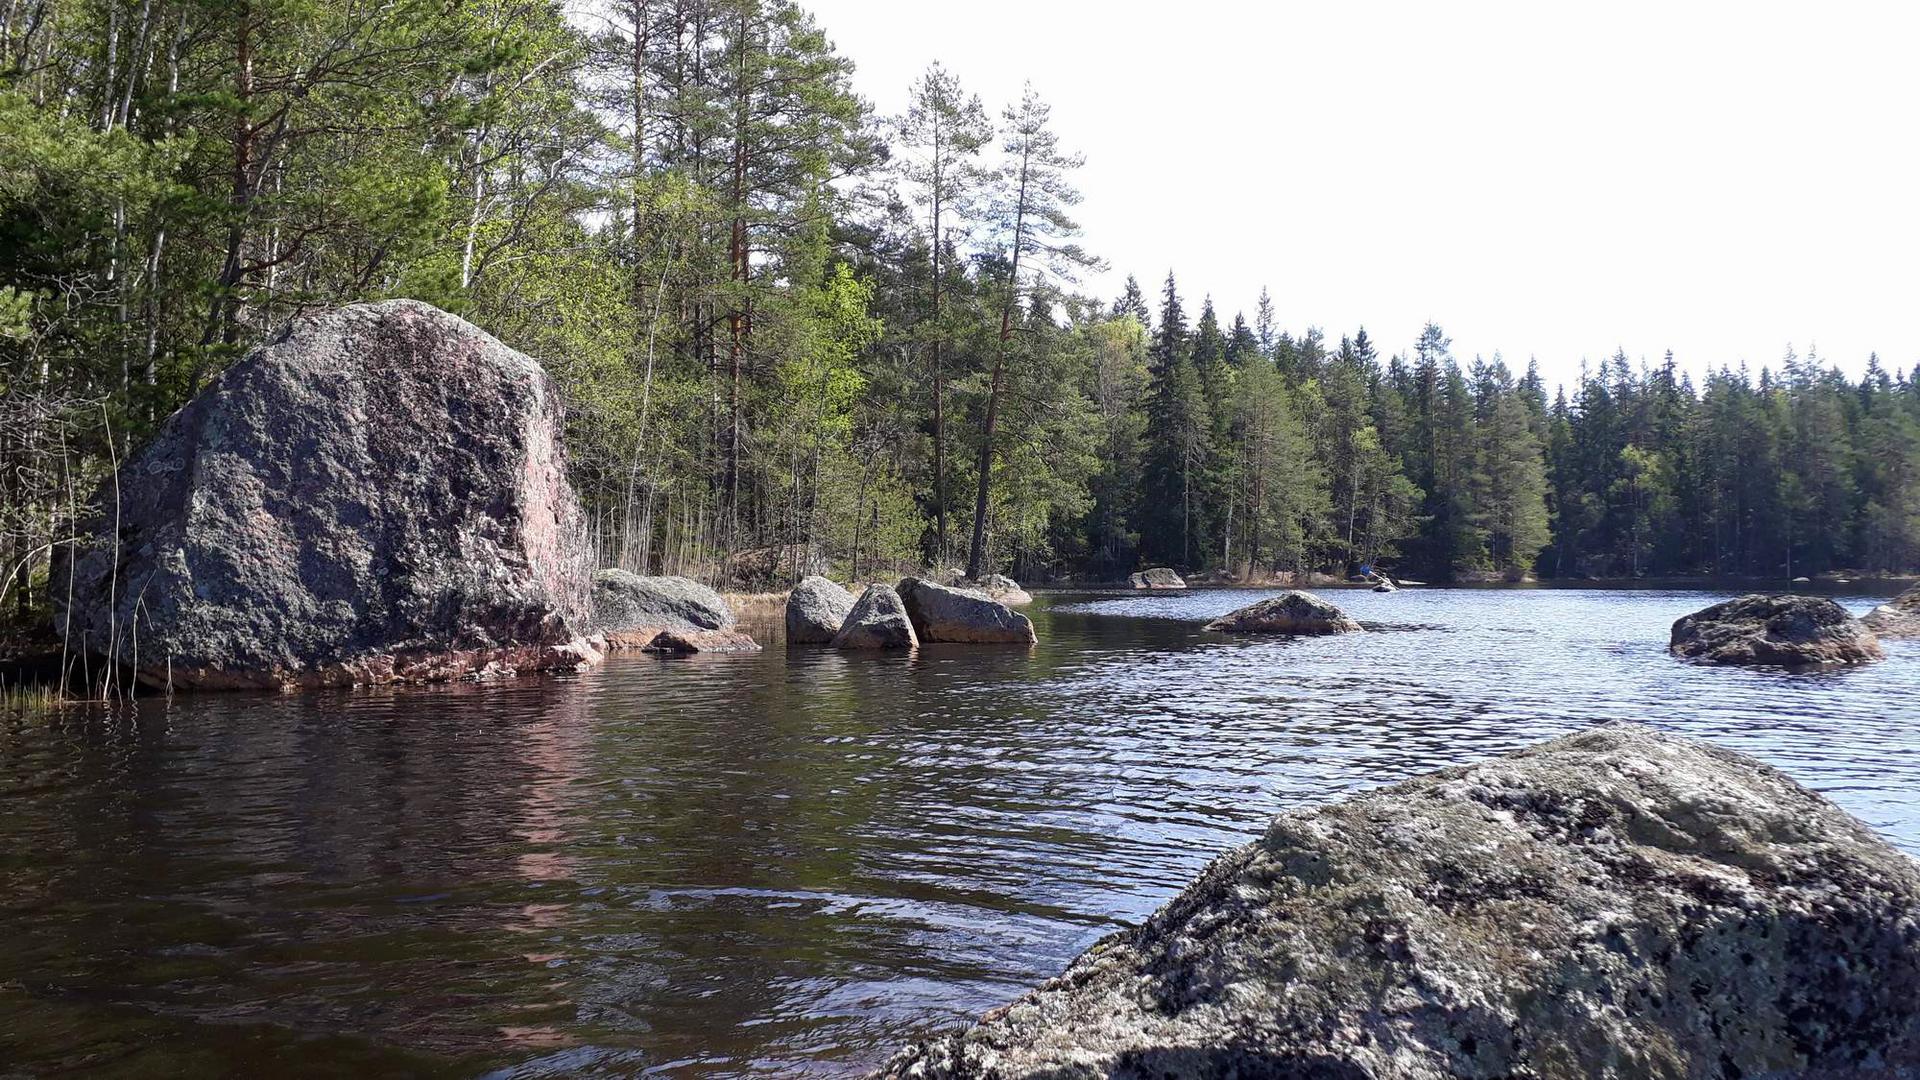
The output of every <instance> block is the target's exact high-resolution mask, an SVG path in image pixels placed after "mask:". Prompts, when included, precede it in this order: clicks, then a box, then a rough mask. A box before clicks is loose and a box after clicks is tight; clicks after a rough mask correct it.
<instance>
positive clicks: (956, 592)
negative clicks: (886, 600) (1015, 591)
mask: <svg viewBox="0 0 1920 1080" xmlns="http://www.w3.org/2000/svg"><path fill="white" fill-rule="evenodd" d="M899 591H900V599H901V600H903V601H905V603H906V607H907V614H908V615H909V616H911V617H912V619H913V629H914V632H915V633H917V634H918V635H919V637H920V640H921V641H923V642H934V641H956V642H968V643H973V644H1011V645H1031V644H1033V643H1034V641H1035V640H1036V639H1035V638H1034V634H1033V620H1031V619H1029V618H1027V617H1026V616H1025V615H1022V614H1020V613H1019V612H1017V611H1013V610H1011V609H1010V608H1008V607H1007V605H1005V604H1003V603H1001V602H1000V601H998V600H994V599H990V598H989V597H986V596H984V595H982V594H980V593H976V592H970V591H968V590H966V589H953V588H949V587H947V586H945V585H936V584H935V583H933V582H931V581H923V580H921V579H920V578H903V579H901V582H900V590H899Z"/></svg>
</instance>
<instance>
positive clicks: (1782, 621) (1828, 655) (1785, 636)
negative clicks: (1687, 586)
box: [1668, 593, 1885, 667]
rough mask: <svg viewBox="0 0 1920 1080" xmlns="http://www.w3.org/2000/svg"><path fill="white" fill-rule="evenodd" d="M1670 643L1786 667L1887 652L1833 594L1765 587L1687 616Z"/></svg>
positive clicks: (1722, 660) (1691, 655) (1684, 653)
mask: <svg viewBox="0 0 1920 1080" xmlns="http://www.w3.org/2000/svg"><path fill="white" fill-rule="evenodd" d="M1668 649H1669V651H1671V652H1672V653H1673V654H1674V655H1675V656H1681V657H1686V658H1688V659H1692V660H1700V661H1702V662H1705V663H1711V664H1766V665H1775V666H1784V667H1805V666H1811V665H1827V664H1864V663H1867V662H1869V661H1873V660H1878V659H1880V658H1881V657H1882V656H1883V655H1885V654H1884V653H1883V651H1882V650H1881V648H1880V642H1879V639H1877V638H1876V637H1874V634H1873V631H1872V630H1869V629H1867V627H1866V625H1865V624H1863V623H1862V622H1861V621H1860V620H1859V619H1856V618H1854V617H1853V616H1852V615H1850V614H1848V613H1847V609H1846V608H1843V607H1841V606H1840V605H1839V604H1836V603H1834V602H1833V601H1832V600H1828V599H1826V598H1825V597H1819V596H1775V595H1769V594H1765V593H1754V594H1752V595H1750V596H1742V597H1740V598H1739V599H1737V600H1728V601H1726V602H1724V603H1719V604H1715V605H1713V606H1712V607H1709V608H1705V609H1702V610H1700V611H1696V612H1694V613H1693V614H1691V615H1687V616H1683V617H1682V618H1680V619H1679V620H1677V621H1676V622H1675V623H1674V624H1673V633H1672V637H1671V639H1670V641H1669V643H1668Z"/></svg>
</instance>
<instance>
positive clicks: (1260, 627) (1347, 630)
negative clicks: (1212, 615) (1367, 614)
mask: <svg viewBox="0 0 1920 1080" xmlns="http://www.w3.org/2000/svg"><path fill="white" fill-rule="evenodd" d="M1206 629H1208V630H1221V631H1225V632H1227V633H1229V634H1351V633H1354V632H1356V631H1358V630H1360V629H1361V627H1360V624H1359V623H1357V622H1355V621H1353V620H1352V619H1350V618H1348V617H1347V613H1346V612H1344V611H1341V610H1340V609H1339V608H1337V607H1335V606H1333V605H1332V604H1329V603H1327V602H1326V601H1325V600H1322V599H1320V598H1319V597H1317V596H1315V595H1313V594H1312V593H1310V592H1301V591H1299V590H1297V589H1290V590H1288V591H1287V592H1283V593H1281V594H1280V595H1279V596H1270V597H1268V598H1267V599H1265V600H1261V601H1259V602H1257V603H1253V604H1248V605H1247V606H1246V607H1243V608H1241V609H1240V610H1238V611H1232V612H1228V613H1227V614H1225V615H1222V616H1220V617H1219V618H1217V619H1215V620H1213V621H1212V622H1210V623H1208V624H1207V625H1206Z"/></svg>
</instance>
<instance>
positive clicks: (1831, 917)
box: [879, 725, 1920, 1080]
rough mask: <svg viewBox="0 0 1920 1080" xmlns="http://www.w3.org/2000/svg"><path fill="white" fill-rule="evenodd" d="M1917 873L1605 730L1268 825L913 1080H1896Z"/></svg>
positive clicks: (1910, 865)
mask: <svg viewBox="0 0 1920 1080" xmlns="http://www.w3.org/2000/svg"><path fill="white" fill-rule="evenodd" d="M1916 1070H1920V863H1916V862H1915V861H1914V860H1912V859H1911V858H1909V857H1907V856H1905V855H1903V854H1901V853H1899V852H1897V851H1895V850H1894V849H1893V848H1892V847H1890V846H1889V845H1888V844H1887V843H1886V842H1885V841H1884V840H1882V839H1880V838H1879V837H1878V836H1876V835H1874V834H1873V832H1872V831H1871V830H1870V829H1868V828H1867V827H1866V826H1865V825H1863V824H1861V823H1860V822H1859V821H1857V820H1855V819H1854V818H1852V817H1850V816H1848V815H1847V814H1846V813H1845V812H1844V811H1842V810H1840V809H1839V808H1837V807H1835V806H1834V805H1833V804H1832V803H1830V802H1828V801H1827V800H1826V799H1824V798H1822V797H1820V796H1818V795H1815V794H1813V793H1811V792H1809V791H1807V790H1806V789H1804V788H1802V787H1800V786H1799V785H1797V784H1795V783H1794V782H1793V781H1792V780H1790V779H1788V778H1787V777H1786V776H1785V775H1783V774H1781V773H1780V772H1778V771H1777V770H1775V769H1773V768H1771V767H1769V766H1767V765H1764V764H1761V763H1760V762H1758V761H1754V760H1752V759H1750V758H1746V757H1742V756H1740V755H1737V754H1733V753H1729V752H1726V751H1724V750H1720V749H1716V748H1714V747H1711V746H1707V745H1705V744H1702V743H1698V742H1693V741H1690V740H1686V739H1680V738H1676V737H1673V736H1669V735H1663V734H1660V733H1657V732H1655V731H1652V730H1650V729H1648V728H1644V727H1639V726H1635V725H1610V726H1607V727H1602V728H1597V729H1594V730H1592V731H1589V732H1585V733H1582V734H1579V735H1574V736H1571V737H1567V738H1563V739H1557V740H1554V741H1552V742H1548V743H1544V744H1541V745H1539V746H1536V747H1533V748H1531V749H1528V750H1523V751H1521V752H1519V753H1516V754H1512V755H1509V756H1506V757H1500V758H1495V759H1493V760H1491V761H1486V762H1482V763H1480V764H1477V765H1469V766H1465V767H1459V768H1450V769H1443V770H1440V771H1438V772H1435V773H1432V774H1430V775H1428V776H1425V777H1422V778H1419V779H1416V780H1412V781H1409V782H1406V783H1402V784H1399V785H1396V786H1392V787H1387V788H1381V789H1378V790H1375V791H1371V792H1367V793H1365V794H1362V795H1359V796H1357V797H1354V798H1351V799H1348V800H1346V801H1343V802H1338V803H1334V804H1332V805H1328V806H1323V807H1319V808H1313V809H1303V810H1295V811H1291V812H1288V813H1285V814H1282V815H1280V816H1279V817H1277V818H1275V819H1274V821H1273V823H1272V824H1271V825H1270V826H1269V827H1268V829H1267V831H1266V834H1265V836H1264V837H1263V838H1262V839H1260V840H1258V841H1256V842H1254V843H1252V844H1249V845H1247V846H1246V847H1243V848H1241V849H1239V850H1237V851H1233V852H1230V853H1228V854H1227V855H1225V856H1222V857H1221V858H1220V859H1218V860H1217V861H1215V862H1214V863H1213V865H1212V866H1210V867H1209V868H1208V869H1207V870H1206V871H1205V873H1203V874H1202V875H1201V876H1200V878H1199V879H1198V880H1197V881H1195V882H1194V883H1193V884H1192V885H1190V886H1189V887H1188V888H1187V890H1186V891H1185V892H1183V893H1182V894H1181V895H1180V896H1179V897H1177V898H1176V899H1174V900H1173V901H1172V902H1171V903H1169V904H1168V905H1167V906H1166V907H1164V908H1162V909H1161V910H1160V911H1159V912H1157V913H1156V914H1155V915H1153V916H1152V917H1151V918H1150V919H1149V920H1148V921H1147V922H1146V924H1145V925H1143V926H1140V927H1138V928H1136V929H1132V930H1128V931H1124V932H1122V933H1119V934H1116V935H1113V936H1111V937H1109V938H1107V939H1105V940H1104V941H1101V942H1100V943H1098V944H1096V945H1094V946H1093V947H1092V948H1091V949H1089V950H1088V951H1087V952H1086V953H1085V954H1084V955H1082V956H1081V957H1080V958H1079V959H1078V960H1076V961H1074V963H1073V964H1072V965H1071V966H1070V967H1069V968H1068V969H1067V971H1066V972H1065V974H1063V975H1061V976H1060V977H1058V978H1056V979H1053V980H1051V981H1049V982H1047V983H1046V984H1045V985H1043V986H1041V987H1040V988H1039V989H1037V990H1035V991H1033V992H1032V993H1030V994H1028V995H1027V996H1025V997H1024V998H1021V999H1020V1000H1019V1001H1017V1002H1014V1003H1013V1004H1010V1005H1007V1006H1004V1007H1002V1008H999V1009H995V1010H994V1011H992V1012H990V1013H988V1014H987V1016H986V1017H985V1018H984V1019H982V1020H981V1021H980V1022H979V1023H978V1024H977V1025H975V1026H973V1027H971V1028H968V1029H965V1030H962V1031H958V1032H955V1033H952V1034H948V1035H945V1036H942V1037H938V1038H935V1039H932V1040H930V1041H927V1042H925V1043H922V1044H920V1045H918V1046H914V1047H911V1048H909V1049H907V1050H905V1051H903V1052H902V1053H901V1054H899V1055H898V1056H897V1057H895V1058H894V1059H893V1060H892V1061H891V1062H890V1063H888V1064H887V1065H886V1066H885V1067H884V1068H883V1069H882V1070H880V1073H879V1075H880V1076H883V1077H887V1078H898V1080H906V1078H914V1080H963V1078H964V1080H985V1078H989V1077H992V1078H996V1080H1013V1078H1025V1080H1041V1078H1046V1080H1060V1078H1069V1077H1071V1078H1075V1080H1079V1078H1122V1077H1124V1078H1145V1077H1181V1078H1192V1080H1226V1078H1229V1077H1256V1076H1257V1077H1320V1078H1340V1080H1347V1078H1353V1080H1359V1078H1362V1077H1365V1078H1373V1080H1442V1078H1448V1077H1455V1078H1465V1080H1493V1078H1496V1077H1501V1078H1504V1077H1515V1076H1530V1077H1537V1078H1541V1080H1586V1078H1589V1077H1607V1078H1617V1080H1626V1078H1630V1077H1675V1078H1681V1077H1738V1076H1747V1077H1755V1076H1770V1077H1787V1076H1796V1077H1797V1076H1830V1077H1841V1076H1846V1077H1869V1076H1871V1077H1905V1076H1913V1075H1917V1074H1920V1073H1917V1072H1916Z"/></svg>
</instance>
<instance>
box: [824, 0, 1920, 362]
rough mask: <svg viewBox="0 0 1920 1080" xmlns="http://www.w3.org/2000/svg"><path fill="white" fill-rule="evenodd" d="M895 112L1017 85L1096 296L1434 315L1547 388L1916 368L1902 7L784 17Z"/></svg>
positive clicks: (1335, 8)
mask: <svg viewBox="0 0 1920 1080" xmlns="http://www.w3.org/2000/svg"><path fill="white" fill-rule="evenodd" d="M802 2H803V3H805V4H807V6H809V7H810V8H811V9H812V10H814V11H815V12H816V14H817V15H818V17H819V19H820V22H821V24H822V25H823V26H824V27H825V29H826V30H827V32H828V34H829V36H831V37H832V38H833V40H834V41H835V42H836V44H837V45H838V47H839V49H840V51H841V52H842V53H843V54H844V55H846V56H849V57H850V58H852V59H853V61H854V62H855V63H856V64H857V65H858V70H857V72H856V74H855V77H854V82H855V86H856V87H857V89H858V90H859V91H860V92H861V93H862V94H863V95H864V96H866V97H867V98H868V99H869V100H871V101H872V102H873V103H874V104H875V106H876V108H877V109H878V110H879V111H881V112H883V113H894V112H898V111H899V110H900V109H901V108H902V106H903V104H904V101H905V98H906V90H907V87H908V85H909V84H910V83H911V82H912V81H913V79H914V78H915V76H917V75H918V74H919V73H920V71H921V70H922V69H924V68H925V66H926V65H927V63H928V62H930V61H932V60H935V59H938V60H940V61H941V62H942V63H944V64H945V65H946V66H947V67H948V68H949V69H950V70H952V71H953V72H955V73H956V74H957V75H958V76H959V77H960V78H961V79H962V80H963V82H964V83H965V84H966V85H967V86H968V88H970V89H972V90H975V91H977V92H978V93H980V94H981V96H982V97H983V98H985V99H986V101H987V104H988V106H989V108H990V110H991V111H992V112H993V113H994V114H995V115H996V117H997V115H998V111H999V108H1000V106H1001V105H1002V104H1004V103H1005V102H1006V101H1008V100H1009V99H1011V98H1014V97H1016V96H1017V95H1018V93H1019V90H1020V86H1021V83H1022V82H1023V81H1025V80H1027V79H1031V80H1032V81H1033V83H1034V86H1035V88H1036V89H1037V90H1038V91H1039V92H1040V94H1041V96H1042V97H1044V98H1045V99H1047V100H1048V101H1049V102H1051V103H1052V105H1053V107H1054V120H1055V124H1056V126H1057V128H1058V130H1059V131H1060V133H1061V135H1062V137H1063V140H1064V142H1065V144H1066V145H1067V146H1068V147H1069V148H1070V149H1076V150H1079V151H1082V152H1084V153H1085V154H1086V157H1087V166H1086V168H1085V169H1084V170H1082V172H1081V174H1080V177H1079V182H1080V187H1081V189H1082V191H1083V192H1084V193H1085V195H1086V201H1085V202H1084V203H1083V204H1082V205H1081V207H1080V213H1079V218H1080V222H1081V224H1082V225H1083V226H1084V228H1085V236H1084V240H1085V242H1086V244H1087V246H1088V247H1089V248H1091V249H1092V250H1093V251H1095V252H1096V253H1098V254H1100V255H1102V256H1104V257H1105V258H1107V259H1108V260H1109V261H1110V262H1111V263H1112V267H1113V268H1112V271H1111V272H1110V273H1108V274H1106V275H1105V276H1104V277H1101V278H1098V279H1092V280H1090V281H1089V282H1087V285H1088V286H1089V287H1090V288H1091V289H1092V290H1093V291H1096V292H1098V293H1099V294H1100V295H1102V296H1111V295H1113V294H1114V293H1116V292H1117V291H1118V289H1119V287H1120V284H1121V282H1122V281H1124V278H1125V275H1126V274H1127V273H1129V272H1131V273H1133V274H1135V275H1137V276H1138V277H1139V278H1140V281H1141V284H1142V285H1143V286H1144V287H1145V288H1147V289H1148V290H1149V292H1157V291H1158V289H1159V286H1160V283H1161V281H1162V280H1163V279H1164V278H1165V276H1166V273H1167V271H1168V269H1170V268H1171V269H1173V270H1174V271H1175V273H1176V274H1177V276H1178V279H1179V282H1180V286H1181V292H1182V294H1183V295H1184V296H1185V297H1187V298H1188V300H1189V302H1190V304H1189V312H1190V313H1193V312H1197V311H1198V308H1199V301H1200V298H1201V297H1202V296H1203V295H1205V294H1212V296H1213V299H1214V302H1215V304H1216V305H1217V306H1218V307H1219V309H1220V311H1221V317H1222V319H1223V320H1225V319H1229V318H1231V317H1232V314H1233V312H1234V311H1235V310H1241V309H1244V310H1245V311H1246V313H1247V316H1248V318H1249V319H1251V318H1252V314H1253V305H1254V300H1255V297H1256V296H1257V295H1258V293H1259V291H1260V287H1261V286H1262V285H1266V286H1267V287H1268V288H1269V289H1271V291H1272V293H1273V297H1274V301H1275V304H1276V307H1277V308H1278V311H1279V315H1280V319H1281V322H1282V323H1283V324H1284V325H1285V326H1287V327H1288V328H1289V329H1293V330H1296V331H1297V330H1299V329H1303V328H1304V327H1306V326H1309V325H1317V326H1320V327H1321V328H1323V329H1324V330H1325V331H1326V332H1327V335H1328V336H1329V338H1331V339H1334V340H1337V339H1338V338H1339V336H1340V335H1341V334H1342V333H1344V332H1350V331H1351V330H1352V329H1353V328H1354V327H1356V326H1359V325H1362V324H1364V325H1365V326H1366V327H1367V330H1368V333H1369V334H1370V335H1372V336H1373V337H1374V338H1375V339H1376V340H1377V341H1378V342H1379V343H1380V346H1381V349H1382V351H1383V353H1387V352H1395V351H1400V350H1403V349H1406V348H1408V347H1409V346H1410V345H1411V343H1412V340H1413V338H1414V336H1415V334H1416V333H1417V332H1418V330H1419V327H1420V325H1421V324H1422V323H1423V322H1424V321H1425V320H1427V319H1429V318H1431V319H1433V320H1435V321H1437V322H1439V323H1440V324H1441V326H1443V327H1444V328H1445V329H1446V330H1447V332H1448V333H1449V334H1450V335H1451V336H1452V338H1453V341H1454V352H1455V353H1456V354H1457V355H1459V356H1460V357H1461V358H1462V359H1463V360H1464V359H1470V358H1472V357H1473V356H1474V355H1476V354H1482V355H1487V356H1491V355H1492V354H1493V352H1494V351H1495V350H1499V351H1501V352H1502V353H1503V354H1504V355H1505V356H1506V358H1507V360H1508V361H1509V362H1510V363H1512V364H1513V365H1514V366H1515V367H1516V368H1520V367H1523V366H1524V365H1525V363H1526V361H1527V358H1528V357H1529V356H1537V357H1538V358H1539V361H1540V364H1541V368H1542V370H1543V371H1544V372H1545V373H1546V375H1547V377H1548V378H1549V380H1550V381H1555V382H1558V381H1561V380H1564V379H1568V378H1570V377H1572V376H1573V375H1574V373H1575V372H1577V371H1578V368H1579V364H1580V362H1581V359H1582V358H1583V357H1584V358H1587V359H1590V360H1592V361H1595V362H1598V361H1600V360H1602V359H1604V358H1605V357H1607V356H1610V355H1611V354H1612V353H1613V351H1614V349H1615V348H1616V347H1619V348H1625V349H1626V351H1627V354H1628V355H1629V356H1631V357H1633V358H1635V359H1636V360H1638V359H1641V358H1645V359H1646V360H1648V361H1649V362H1658V360H1659V358H1660V356H1661V354H1662V353H1663V352H1664V351H1665V350H1667V349H1669V348H1671V349H1672V350H1673V351H1674V353H1675V355H1676V357H1678V358H1679V360H1680V361H1681V362H1682V363H1683V364H1684V365H1685V366H1686V367H1687V368H1689V369H1690V370H1693V371H1696V372H1697V371H1699V370H1701V369H1702V368H1704V367H1706V366H1708V365H1712V366H1718V365H1719V364H1721V363H1723V362H1724V363H1736V362H1738V361H1740V360H1742V359H1745V360H1747V361H1748V362H1749V363H1750V364H1752V365H1754V366H1755V367H1758V366H1759V365H1760V364H1763V363H1766V364H1775V365H1777V362H1778V359H1779V358H1780V356H1781V355H1782V354H1783V353H1784V352H1785V350H1786V349H1787V347H1788V346H1789V345H1790V344H1791V345H1793V346H1794V347H1796V348H1797V349H1798V350H1799V351H1801V352H1802V353H1804V352H1805V351H1806V350H1807V348H1808V346H1809V344H1813V345H1816V346H1817V347H1818V351H1819V353H1820V354H1821V355H1822V356H1823V357H1825V358H1827V359H1829V360H1831V361H1834V362H1837V363H1839V364H1840V365H1841V366H1842V367H1843V368H1844V369H1846V370H1847V371H1849V372H1850V373H1857V372H1858V371H1859V370H1860V368H1861V367H1862V366H1863V365H1864V363H1865V360H1866V356H1867V353H1868V352H1869V351H1871V350H1877V351H1878V352H1879V353H1880V357H1881V360H1882V362H1883V363H1885V364H1887V365H1889V366H1897V367H1901V368H1908V369H1910V368H1911V367H1912V365H1913V364H1914V363H1915V362H1916V361H1920V262H1916V259H1920V116H1917V115H1916V112H1917V111H1920V57H1916V54H1915V49H1916V43H1920V4H1912V3H1887V4H1866V3H1857V4H1856V3H1798V4H1774V3H1682V2H1679V0H1670V2H1666V3H1621V2H1612V3H1605V4H1581V5H1573V4H1564V3H1541V2H1538V0H1534V2H1531V3H1479V2H1475V3H1467V2H1448V3H1435V2H1425V3H1384V2H1376V3H1353V2H1345V3H1343V2H1340V0H1316V2H1314V3H1296V2H1292V0H1288V2H1283V3H1228V2H1224V0H1187V2H1185V3H1178V4H1167V3H1156V4H1128V3H1096V2H1085V3H1082V2H1071V3H1069V2H1047V0H969V2H968V3H966V4H962V5H953V4H939V5H935V4H930V3H917V2H904V0H802Z"/></svg>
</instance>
